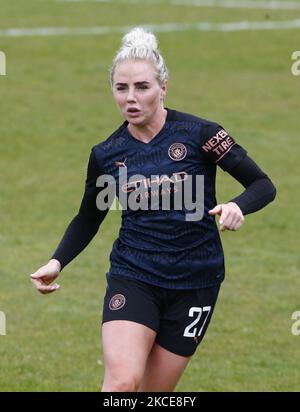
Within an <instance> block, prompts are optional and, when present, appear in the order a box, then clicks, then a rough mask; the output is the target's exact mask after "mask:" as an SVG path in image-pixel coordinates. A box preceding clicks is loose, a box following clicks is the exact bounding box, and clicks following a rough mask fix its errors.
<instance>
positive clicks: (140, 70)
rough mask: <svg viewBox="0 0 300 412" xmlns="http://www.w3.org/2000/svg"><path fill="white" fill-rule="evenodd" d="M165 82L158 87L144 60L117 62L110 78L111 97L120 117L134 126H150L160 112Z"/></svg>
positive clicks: (150, 66) (154, 75)
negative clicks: (111, 86) (111, 84)
mask: <svg viewBox="0 0 300 412" xmlns="http://www.w3.org/2000/svg"><path fill="white" fill-rule="evenodd" d="M166 90H167V82H165V83H163V84H160V83H159V81H158V80H157V78H156V73H155V69H154V67H153V65H152V64H151V63H150V62H147V61H144V60H135V61H131V60H129V61H125V62H122V63H119V64H118V65H117V67H116V69H115V73H114V78H113V95H114V98H115V100H116V102H117V105H118V106H119V109H120V111H121V113H122V115H123V117H124V118H125V119H126V120H127V121H128V122H129V123H131V124H132V125H135V126H137V127H139V126H145V125H147V124H150V123H151V121H152V120H153V119H155V116H156V114H158V113H159V111H160V110H163V98H164V97H165V95H166Z"/></svg>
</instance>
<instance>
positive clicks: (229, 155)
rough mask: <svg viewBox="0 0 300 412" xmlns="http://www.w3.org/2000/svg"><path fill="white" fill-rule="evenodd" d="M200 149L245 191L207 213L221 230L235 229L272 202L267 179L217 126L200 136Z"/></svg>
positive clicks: (274, 193)
mask: <svg viewBox="0 0 300 412" xmlns="http://www.w3.org/2000/svg"><path fill="white" fill-rule="evenodd" d="M202 137H203V140H204V145H202V150H204V152H205V153H206V154H207V157H208V159H209V160H210V161H213V162H214V163H215V164H217V165H219V166H220V167H221V168H222V169H223V170H225V171H226V172H228V173H229V174H230V175H231V176H233V177H234V178H235V179H236V180H237V181H238V182H240V183H241V184H242V185H243V186H244V188H245V191H244V192H243V193H241V194H240V195H239V196H237V197H235V198H234V199H232V200H230V201H229V202H227V203H223V204H218V205H216V206H215V207H214V208H213V209H212V210H210V211H209V213H210V214H211V215H220V220H219V223H220V225H221V230H226V229H228V230H237V229H238V228H239V227H240V226H241V225H242V224H243V222H244V215H247V214H249V213H253V212H256V211H258V210H260V209H262V208H264V207H265V206H266V205H267V204H268V203H270V202H271V201H273V200H274V199H275V196H276V189H275V187H274V185H273V183H272V182H271V180H270V179H269V177H268V176H267V175H266V174H265V173H264V172H263V171H262V170H261V169H260V167H259V166H258V165H257V164H256V163H255V162H254V161H253V160H252V159H251V158H250V157H249V156H248V155H247V152H246V151H245V149H243V148H242V147H241V146H240V145H238V144H237V143H236V142H235V141H234V139H233V138H232V137H231V136H229V135H228V133H227V132H226V131H225V130H224V129H223V128H222V127H221V126H219V125H216V124H210V125H208V126H207V128H206V130H205V133H203V135H202Z"/></svg>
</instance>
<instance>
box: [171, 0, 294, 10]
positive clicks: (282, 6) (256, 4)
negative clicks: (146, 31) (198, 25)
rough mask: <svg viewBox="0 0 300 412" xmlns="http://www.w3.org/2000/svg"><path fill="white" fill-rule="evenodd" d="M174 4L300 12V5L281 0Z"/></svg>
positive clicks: (188, 0)
mask: <svg viewBox="0 0 300 412" xmlns="http://www.w3.org/2000/svg"><path fill="white" fill-rule="evenodd" d="M171 3H172V4H175V5H183V6H199V7H222V8H229V9H272V10H300V4H299V3H296V2H291V1H289V2H286V1H279V0H271V1H251V0H243V1H241V0H171Z"/></svg>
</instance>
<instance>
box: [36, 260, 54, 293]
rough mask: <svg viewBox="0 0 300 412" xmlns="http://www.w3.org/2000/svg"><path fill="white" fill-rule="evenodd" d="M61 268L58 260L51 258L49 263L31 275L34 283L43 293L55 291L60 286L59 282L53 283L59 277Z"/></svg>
mask: <svg viewBox="0 0 300 412" xmlns="http://www.w3.org/2000/svg"><path fill="white" fill-rule="evenodd" d="M60 270H61V265H60V263H59V261H58V260H56V259H51V260H49V262H48V263H47V265H44V266H41V267H40V268H39V269H38V270H37V271H36V272H34V273H32V274H31V275H30V277H31V281H32V283H33V284H34V285H35V287H36V288H37V290H38V291H39V292H40V293H42V294H47V293H52V292H55V291H56V290H57V289H58V288H59V287H60V286H59V285H58V284H57V283H54V284H51V283H52V282H53V281H54V279H56V278H57V276H58V275H59V272H60Z"/></svg>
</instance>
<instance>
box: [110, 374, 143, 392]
mask: <svg viewBox="0 0 300 412" xmlns="http://www.w3.org/2000/svg"><path fill="white" fill-rule="evenodd" d="M139 385H140V382H139V380H138V379H135V378H134V377H130V376H123V377H121V376H118V377H115V378H113V377H110V378H104V382H103V386H102V392H137V390H138V387H139Z"/></svg>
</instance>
